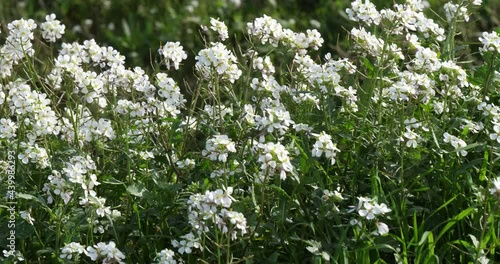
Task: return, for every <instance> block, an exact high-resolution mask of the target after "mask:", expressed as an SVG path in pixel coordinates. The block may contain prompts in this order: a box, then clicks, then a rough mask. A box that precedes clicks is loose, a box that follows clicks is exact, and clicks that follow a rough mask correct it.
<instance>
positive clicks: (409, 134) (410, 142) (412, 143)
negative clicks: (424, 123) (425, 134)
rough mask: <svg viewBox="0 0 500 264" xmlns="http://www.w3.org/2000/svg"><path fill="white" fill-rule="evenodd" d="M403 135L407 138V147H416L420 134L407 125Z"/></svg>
mask: <svg viewBox="0 0 500 264" xmlns="http://www.w3.org/2000/svg"><path fill="white" fill-rule="evenodd" d="M403 136H404V137H405V138H406V139H407V141H406V146H407V147H412V148H416V147H417V140H418V139H419V138H420V136H419V135H418V134H417V133H415V132H413V131H412V130H411V129H409V128H408V127H407V128H406V132H405V133H404V134H403Z"/></svg>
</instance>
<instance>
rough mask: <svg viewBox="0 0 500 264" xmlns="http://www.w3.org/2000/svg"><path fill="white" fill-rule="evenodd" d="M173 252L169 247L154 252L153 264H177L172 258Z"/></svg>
mask: <svg viewBox="0 0 500 264" xmlns="http://www.w3.org/2000/svg"><path fill="white" fill-rule="evenodd" d="M174 254H175V253H174V252H173V251H172V250H170V249H164V250H162V251H160V252H159V253H157V254H156V257H155V264H177V260H175V259H174Z"/></svg>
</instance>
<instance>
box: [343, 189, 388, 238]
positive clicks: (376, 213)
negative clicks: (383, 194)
mask: <svg viewBox="0 0 500 264" xmlns="http://www.w3.org/2000/svg"><path fill="white" fill-rule="evenodd" d="M350 207H351V209H350V211H351V212H352V211H356V212H357V213H358V214H359V216H360V217H361V218H362V219H366V220H369V221H371V220H374V219H377V218H380V217H382V216H383V215H385V214H387V213H390V212H391V211H392V210H391V209H389V208H388V207H387V205H386V204H384V203H381V204H379V203H377V202H376V201H374V200H373V199H371V198H366V197H358V205H356V206H350ZM351 222H352V223H351V224H353V225H361V224H362V223H361V222H360V221H357V220H352V221H351ZM375 224H376V227H377V231H374V232H372V234H373V235H386V234H387V233H388V232H389V227H388V226H387V224H385V223H382V222H380V221H377V222H376V223H375Z"/></svg>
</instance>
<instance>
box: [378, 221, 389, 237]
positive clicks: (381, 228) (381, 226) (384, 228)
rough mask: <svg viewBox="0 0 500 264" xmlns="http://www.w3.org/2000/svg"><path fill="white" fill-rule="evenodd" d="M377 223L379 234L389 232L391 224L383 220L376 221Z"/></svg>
mask: <svg viewBox="0 0 500 264" xmlns="http://www.w3.org/2000/svg"><path fill="white" fill-rule="evenodd" d="M375 224H376V225H377V235H380V236H383V235H386V234H388V233H389V226H387V224H385V223H382V222H376V223H375Z"/></svg>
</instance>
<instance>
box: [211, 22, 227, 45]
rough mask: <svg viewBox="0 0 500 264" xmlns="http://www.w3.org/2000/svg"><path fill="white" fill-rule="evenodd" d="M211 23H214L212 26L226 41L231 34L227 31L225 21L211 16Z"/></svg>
mask: <svg viewBox="0 0 500 264" xmlns="http://www.w3.org/2000/svg"><path fill="white" fill-rule="evenodd" d="M210 24H211V25H212V26H211V27H210V28H211V29H212V30H213V31H215V32H217V34H219V38H220V39H221V40H222V41H224V40H226V39H227V38H228V37H229V35H228V33H227V26H226V24H224V21H219V20H218V19H215V18H213V17H211V18H210Z"/></svg>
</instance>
